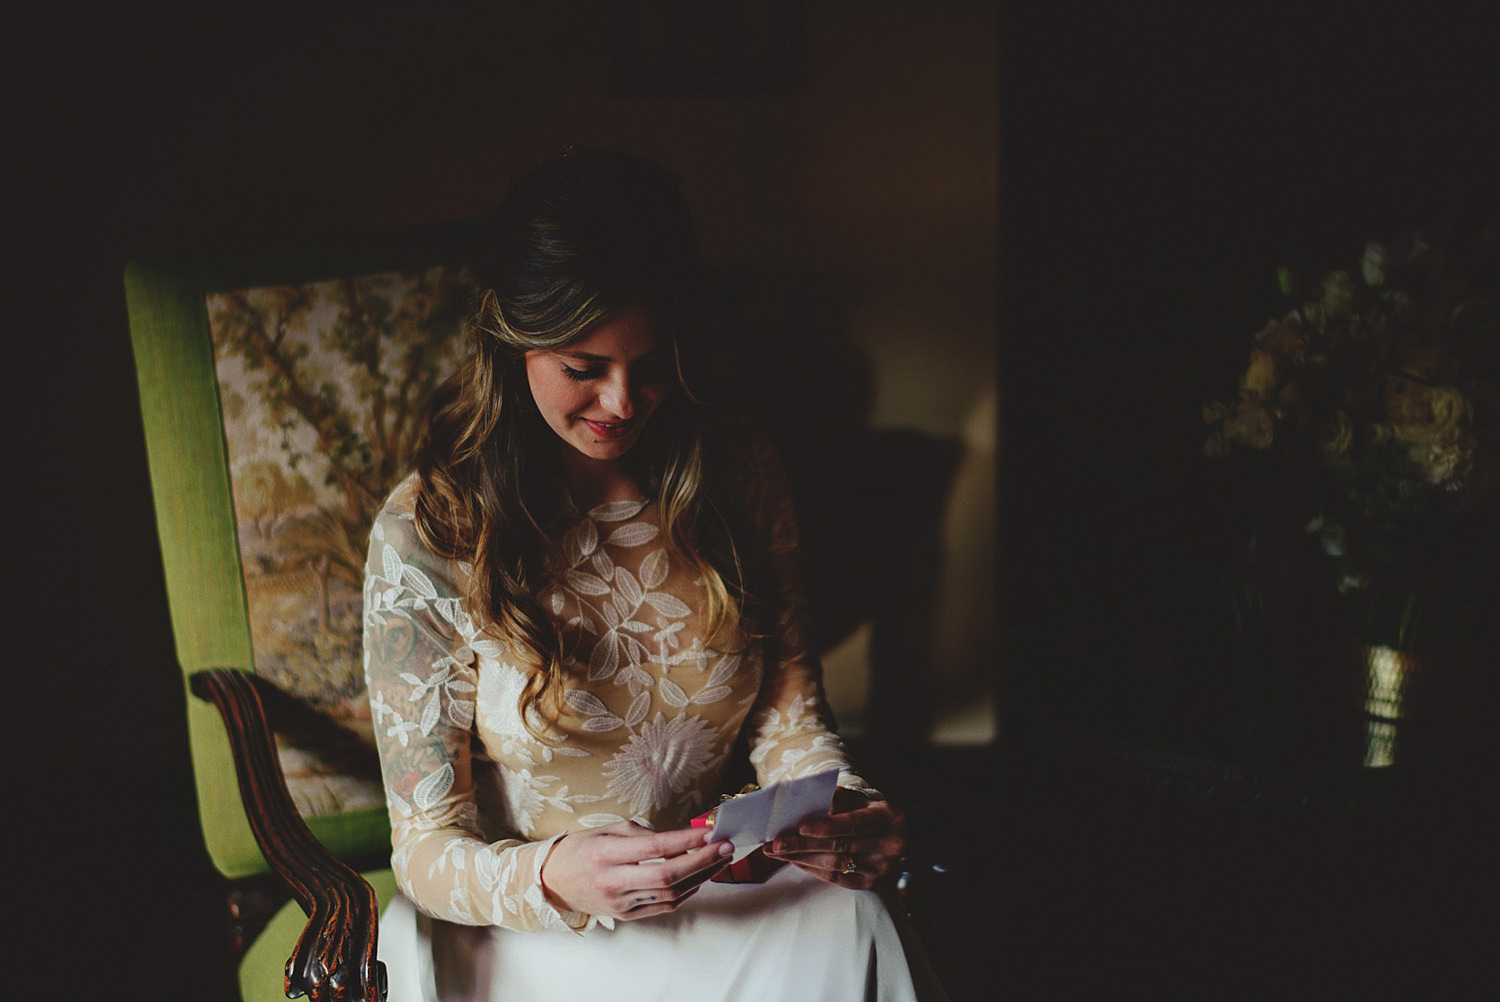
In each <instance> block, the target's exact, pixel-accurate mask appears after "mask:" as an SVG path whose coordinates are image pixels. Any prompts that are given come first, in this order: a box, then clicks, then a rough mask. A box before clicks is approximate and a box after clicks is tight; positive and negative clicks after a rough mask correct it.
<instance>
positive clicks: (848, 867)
mask: <svg viewBox="0 0 1500 1002" xmlns="http://www.w3.org/2000/svg"><path fill="white" fill-rule="evenodd" d="M856 869H857V867H856V866H855V865H854V857H853V856H850V857H849V859H848V861H847V862H845V863H844V868H843V869H842V870H840V871H839V872H840V873H842V874H844V875H845V876H848V875H849V874H851V873H853V872H854V871H855V870H856Z"/></svg>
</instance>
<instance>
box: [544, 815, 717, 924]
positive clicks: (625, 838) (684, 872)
mask: <svg viewBox="0 0 1500 1002" xmlns="http://www.w3.org/2000/svg"><path fill="white" fill-rule="evenodd" d="M708 835H709V832H708V829H706V828H684V829H682V830H680V831H672V832H654V831H652V830H651V829H649V828H645V827H642V826H641V825H638V824H636V823H635V822H634V821H619V822H616V823H615V824H612V825H606V826H605V827H603V828H591V829H589V830H587V831H581V832H569V833H568V834H567V835H564V836H563V837H562V838H560V839H558V840H557V841H556V842H555V843H553V846H552V852H551V853H549V854H548V856H547V861H546V862H545V863H543V864H542V887H543V889H544V890H545V891H546V892H547V897H548V898H549V899H551V901H552V903H553V904H555V905H557V906H558V907H560V908H562V909H564V910H567V911H574V912H584V913H586V914H589V915H606V916H609V917H611V918H617V919H625V920H627V921H629V920H633V919H639V918H646V917H647V916H650V915H660V914H661V913H663V912H669V911H672V910H673V909H674V908H676V907H677V906H678V905H680V904H682V903H683V902H684V901H686V900H687V899H688V898H690V897H692V895H693V893H694V892H696V891H697V890H698V887H699V885H701V884H702V883H703V882H704V881H706V880H708V879H709V878H710V877H712V876H713V875H714V874H715V873H718V872H719V871H720V870H721V869H723V868H724V866H725V864H727V863H728V862H729V857H730V856H731V855H732V854H733V853H734V846H733V845H731V844H730V843H728V842H714V843H711V844H707V845H705V844H704V843H705V840H706V839H707V838H708Z"/></svg>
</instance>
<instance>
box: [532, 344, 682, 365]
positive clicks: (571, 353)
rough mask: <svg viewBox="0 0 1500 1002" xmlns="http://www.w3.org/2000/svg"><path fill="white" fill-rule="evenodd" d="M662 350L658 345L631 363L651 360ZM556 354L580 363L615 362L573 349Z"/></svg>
mask: <svg viewBox="0 0 1500 1002" xmlns="http://www.w3.org/2000/svg"><path fill="white" fill-rule="evenodd" d="M661 350H662V349H661V346H660V345H658V346H657V347H655V348H652V349H651V350H650V351H643V352H641V353H640V354H639V355H637V356H636V357H635V358H633V359H631V360H630V361H632V362H639V361H640V360H642V359H645V358H650V357H652V356H653V355H658V354H660V353H661ZM554 354H557V355H566V356H567V357H568V358H576V359H578V360H579V361H582V362H605V363H608V362H613V361H615V360H614V359H613V358H611V357H610V356H608V355H595V354H592V353H590V352H587V351H575V350H573V349H571V348H559V349H558V350H557V351H556V352H555V353H554Z"/></svg>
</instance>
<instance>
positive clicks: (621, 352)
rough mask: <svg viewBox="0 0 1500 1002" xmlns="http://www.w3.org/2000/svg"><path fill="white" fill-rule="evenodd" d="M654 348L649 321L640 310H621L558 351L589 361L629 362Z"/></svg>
mask: <svg viewBox="0 0 1500 1002" xmlns="http://www.w3.org/2000/svg"><path fill="white" fill-rule="evenodd" d="M655 348H656V334H655V331H653V330H652V327H651V321H650V320H648V319H647V318H646V314H645V313H643V312H641V311H640V310H635V309H631V310H622V311H621V312H619V313H616V314H615V315H614V316H612V317H609V318H608V319H606V320H604V321H601V322H600V323H598V324H596V325H594V327H593V328H591V329H590V330H589V331H588V332H587V333H585V334H584V335H583V336H582V337H580V338H579V339H578V340H576V341H574V342H572V343H571V344H568V345H566V346H565V347H562V348H559V349H557V354H559V355H566V356H568V357H570V358H585V359H589V360H591V361H610V362H629V361H633V360H634V359H637V358H639V357H640V356H642V355H645V354H647V353H648V352H650V351H652V350H654V349H655Z"/></svg>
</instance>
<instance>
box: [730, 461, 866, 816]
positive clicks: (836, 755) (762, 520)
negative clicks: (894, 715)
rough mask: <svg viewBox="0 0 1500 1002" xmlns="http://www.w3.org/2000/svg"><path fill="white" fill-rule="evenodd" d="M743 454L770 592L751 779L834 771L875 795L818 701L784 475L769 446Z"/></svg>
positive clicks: (816, 667)
mask: <svg viewBox="0 0 1500 1002" xmlns="http://www.w3.org/2000/svg"><path fill="white" fill-rule="evenodd" d="M750 452H751V456H752V463H751V476H750V480H749V485H748V489H749V492H750V497H749V509H750V516H751V520H752V522H753V523H754V524H755V525H756V527H757V528H758V529H759V530H760V532H761V536H762V539H763V545H765V546H767V547H768V549H769V550H770V569H771V577H772V581H771V584H772V586H773V587H774V589H775V591H774V593H773V594H772V595H771V596H770V599H771V602H770V615H769V616H768V617H767V619H768V622H767V626H768V628H769V632H770V637H769V638H768V639H767V641H766V677H765V681H764V683H763V684H762V686H761V692H760V697H759V699H758V700H757V701H756V704H755V707H754V709H753V710H752V711H751V713H750V719H749V727H750V762H751V764H752V765H754V766H755V772H756V777H757V781H758V782H759V783H760V785H761V786H766V785H768V784H770V783H774V782H779V781H781V780H786V779H799V778H801V777H803V776H811V775H814V774H815V773H819V772H823V771H824V770H827V769H834V768H836V769H838V770H839V785H840V786H844V787H848V788H850V789H854V790H859V791H861V792H863V793H865V794H868V795H869V796H871V797H877V798H878V797H879V796H880V795H879V793H878V792H877V791H875V790H874V789H873V788H871V787H870V785H869V784H868V783H866V782H865V780H864V779H863V778H861V777H860V776H859V775H858V774H856V773H855V772H854V770H853V768H852V767H851V765H850V763H849V757H848V754H847V752H846V751H845V748H844V744H843V742H842V741H841V740H839V737H838V735H837V734H836V733H834V731H833V728H832V726H831V721H832V713H831V712H830V711H829V709H828V704H827V702H826V701H825V700H824V698H823V681H822V679H823V667H822V664H821V663H820V661H819V660H818V654H817V651H816V650H814V649H813V647H812V634H811V631H810V630H809V627H808V620H807V602H806V594H805V592H804V590H803V585H802V575H801V569H800V565H799V561H798V542H799V540H798V535H797V520H796V516H795V512H794V510H793V506H792V494H791V488H790V485H789V484H788V482H787V478H786V472H785V470H784V469H783V467H782V465H781V461H780V459H779V457H777V456H776V454H775V452H774V450H772V449H771V448H770V446H769V445H768V444H766V443H763V442H759V441H757V442H755V443H753V444H752V445H751V446H750Z"/></svg>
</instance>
